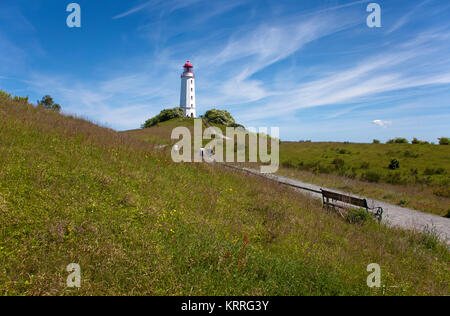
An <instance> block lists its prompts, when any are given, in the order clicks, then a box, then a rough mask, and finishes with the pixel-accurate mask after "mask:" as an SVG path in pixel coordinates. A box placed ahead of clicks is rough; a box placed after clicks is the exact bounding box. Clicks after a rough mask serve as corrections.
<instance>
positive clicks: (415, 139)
mask: <svg viewBox="0 0 450 316" xmlns="http://www.w3.org/2000/svg"><path fill="white" fill-rule="evenodd" d="M411 144H414V145H425V144H429V143H428V142H426V141H422V140H418V139H417V138H415V137H414V138H413V140H412V142H411Z"/></svg>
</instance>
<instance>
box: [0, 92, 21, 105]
mask: <svg viewBox="0 0 450 316" xmlns="http://www.w3.org/2000/svg"><path fill="white" fill-rule="evenodd" d="M0 97H1V98H7V99H11V100H13V101H15V102H19V103H28V97H19V96H17V95H16V96H14V98H13V97H12V96H11V94H10V93H8V92H6V91H3V90H0Z"/></svg>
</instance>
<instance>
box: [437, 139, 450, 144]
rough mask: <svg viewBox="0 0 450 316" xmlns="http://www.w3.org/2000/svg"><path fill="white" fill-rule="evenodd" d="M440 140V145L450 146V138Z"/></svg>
mask: <svg viewBox="0 0 450 316" xmlns="http://www.w3.org/2000/svg"><path fill="white" fill-rule="evenodd" d="M438 139H439V145H450V138H448V137H441V138H438Z"/></svg>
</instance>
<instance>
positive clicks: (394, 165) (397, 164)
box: [388, 159, 400, 170]
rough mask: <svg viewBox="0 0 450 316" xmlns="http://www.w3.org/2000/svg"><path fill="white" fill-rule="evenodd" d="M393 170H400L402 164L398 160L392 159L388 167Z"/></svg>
mask: <svg viewBox="0 0 450 316" xmlns="http://www.w3.org/2000/svg"><path fill="white" fill-rule="evenodd" d="M388 168H389V169H391V170H396V169H398V168H400V162H399V161H398V160H397V159H392V160H391V162H390V163H389V166H388Z"/></svg>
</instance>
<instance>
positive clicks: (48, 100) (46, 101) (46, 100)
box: [37, 95, 61, 112]
mask: <svg viewBox="0 0 450 316" xmlns="http://www.w3.org/2000/svg"><path fill="white" fill-rule="evenodd" d="M37 105H38V107H43V108H45V109H47V110H53V111H57V112H59V111H61V106H60V105H59V104H57V103H55V102H54V101H53V98H52V97H51V96H49V95H45V96H43V97H42V100H41V101H37Z"/></svg>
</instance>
